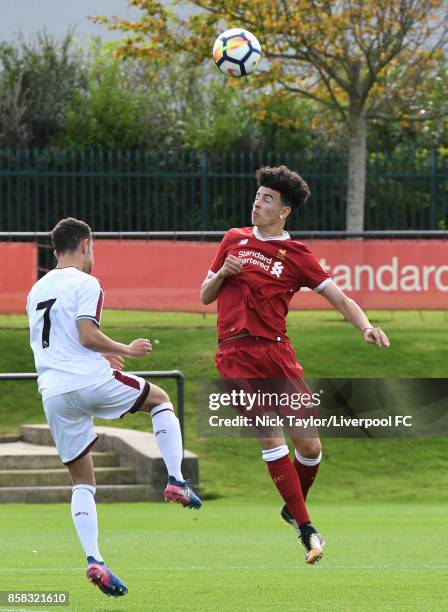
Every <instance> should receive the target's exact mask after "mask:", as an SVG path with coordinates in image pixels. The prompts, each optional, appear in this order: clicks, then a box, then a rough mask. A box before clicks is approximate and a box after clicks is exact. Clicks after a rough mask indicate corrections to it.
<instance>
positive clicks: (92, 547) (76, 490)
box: [72, 484, 103, 561]
mask: <svg viewBox="0 0 448 612" xmlns="http://www.w3.org/2000/svg"><path fill="white" fill-rule="evenodd" d="M72 491H73V493H72V517H73V522H74V524H75V528H76V531H77V533H78V537H79V539H80V541H81V544H82V547H83V548H84V552H85V553H86V557H94V558H95V559H96V560H97V561H103V557H102V556H101V555H100V551H99V550H98V518H97V514H96V504H95V493H96V487H94V486H92V485H85V484H79V485H75V486H74V487H73V489H72Z"/></svg>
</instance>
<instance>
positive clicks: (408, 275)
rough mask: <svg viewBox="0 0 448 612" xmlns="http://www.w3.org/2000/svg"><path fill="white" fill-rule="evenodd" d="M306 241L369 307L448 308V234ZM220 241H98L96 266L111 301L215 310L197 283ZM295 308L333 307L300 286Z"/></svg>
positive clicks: (146, 306)
mask: <svg viewBox="0 0 448 612" xmlns="http://www.w3.org/2000/svg"><path fill="white" fill-rule="evenodd" d="M306 244H307V246H308V247H309V248H310V249H311V250H312V251H313V252H314V253H315V254H316V256H317V257H318V258H319V259H320V261H321V263H322V265H323V266H324V267H326V268H327V269H328V271H329V273H330V274H331V276H332V277H333V278H334V280H335V282H336V283H337V284H338V286H339V287H341V288H342V289H343V290H344V291H345V292H346V293H347V294H348V295H349V296H350V297H353V298H354V299H355V300H356V301H358V302H359V304H360V305H361V306H362V307H363V308H365V309H382V308H384V309H397V310H398V309H400V310H401V309H403V310H419V309H447V308H448V242H446V241H443V240H314V241H311V240H310V241H306ZM216 248H217V243H198V242H174V241H173V242H172V241H169V242H167V241H148V242H145V241H117V240H97V241H96V242H95V261H96V263H95V270H94V273H95V275H96V276H98V278H99V279H100V280H101V282H102V283H103V285H104V287H105V289H106V304H105V305H106V307H109V308H130V309H145V310H179V311H191V312H203V311H212V310H213V309H214V306H213V305H211V306H208V307H204V306H203V305H202V304H201V302H200V300H199V288H200V285H201V283H202V281H203V280H204V278H205V276H206V274H207V271H208V268H209V265H210V263H211V261H212V260H213V257H214V254H215V252H216ZM291 307H292V309H295V310H307V309H320V310H322V309H326V308H331V307H330V306H329V304H328V303H327V302H326V300H325V299H324V298H323V297H322V296H319V295H316V294H314V293H313V292H312V291H304V290H302V291H300V292H299V293H297V294H296V295H295V297H294V299H293V301H292V303H291Z"/></svg>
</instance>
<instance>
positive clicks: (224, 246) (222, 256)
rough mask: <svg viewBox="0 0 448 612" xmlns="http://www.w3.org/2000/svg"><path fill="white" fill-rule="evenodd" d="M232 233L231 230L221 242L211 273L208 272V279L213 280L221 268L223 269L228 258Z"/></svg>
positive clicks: (210, 269)
mask: <svg viewBox="0 0 448 612" xmlns="http://www.w3.org/2000/svg"><path fill="white" fill-rule="evenodd" d="M231 232H232V230H229V231H228V232H227V233H226V234H225V236H224V238H223V239H222V240H221V242H220V244H219V246H218V251H217V253H216V255H215V259H214V260H213V262H212V264H211V266H210V268H209V271H208V277H209V278H212V277H213V276H215V274H217V273H218V272H219V270H220V268H222V266H223V264H224V262H225V260H226V257H227V250H228V248H229V245H230V242H231Z"/></svg>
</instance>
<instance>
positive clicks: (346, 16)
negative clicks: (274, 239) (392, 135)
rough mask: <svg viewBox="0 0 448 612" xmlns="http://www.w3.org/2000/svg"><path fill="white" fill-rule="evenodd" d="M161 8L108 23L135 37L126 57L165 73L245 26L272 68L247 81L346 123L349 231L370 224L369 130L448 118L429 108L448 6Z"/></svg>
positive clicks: (331, 3) (213, 0)
mask: <svg viewBox="0 0 448 612" xmlns="http://www.w3.org/2000/svg"><path fill="white" fill-rule="evenodd" d="M180 4H182V5H184V4H185V3H184V2H179V1H178V0H174V2H173V3H170V5H167V4H164V3H162V2H158V1H157V0H130V1H129V5H130V6H132V7H137V8H139V9H141V11H142V16H141V18H140V19H136V20H125V19H120V18H111V19H108V18H105V17H99V18H98V21H100V22H101V23H104V24H106V25H108V27H109V28H110V29H116V30H120V31H124V32H126V33H127V38H126V40H125V42H124V44H123V45H122V46H121V47H120V48H119V49H117V52H116V53H117V56H118V57H129V56H132V57H138V58H142V59H144V60H145V61H146V62H147V63H148V64H149V65H150V67H151V69H152V71H153V74H157V71H158V70H159V68H160V66H161V65H165V64H167V63H170V62H173V61H178V58H180V57H182V56H184V57H188V58H189V61H190V62H202V61H204V60H205V59H206V58H208V57H209V56H210V48H211V46H212V44H213V40H214V39H215V37H216V36H217V34H219V32H220V31H221V30H222V29H224V28H227V27H245V28H247V29H249V30H251V31H252V32H253V33H254V34H256V35H257V37H258V38H259V39H260V40H261V43H262V48H263V50H264V55H265V58H266V59H267V61H265V62H264V65H263V63H262V65H261V69H260V70H259V71H258V73H257V74H256V75H254V76H253V77H251V78H249V79H245V80H244V81H242V83H243V84H245V85H248V86H249V87H250V88H252V89H254V90H258V91H263V92H265V93H268V94H271V95H272V93H273V92H275V91H283V92H285V91H286V92H289V93H290V94H293V95H298V96H301V97H302V98H306V99H309V100H312V101H314V102H316V103H318V104H319V105H320V106H321V107H322V108H324V109H327V110H328V111H329V112H331V113H332V115H333V117H338V118H339V120H340V121H342V123H343V125H344V127H345V130H346V135H347V138H348V145H349V167H348V194H347V228H348V229H352V230H360V229H362V228H363V224H364V216H363V211H364V185H365V160H366V137H367V124H368V122H369V121H372V120H374V119H383V120H386V121H387V120H389V119H390V118H391V117H394V118H395V119H402V120H406V121H415V120H420V119H421V118H422V114H421V111H422V110H424V111H425V113H424V114H425V119H427V118H430V117H432V118H434V117H435V116H436V115H437V114H438V113H440V114H441V115H442V116H444V115H445V114H446V110H447V109H446V107H445V106H444V105H443V104H442V110H441V111H437V112H436V113H434V112H433V110H432V109H426V108H425V107H422V104H423V103H424V102H425V99H424V96H425V93H426V91H427V89H428V86H429V83H430V82H431V81H432V79H434V78H435V75H436V73H437V70H438V69H439V67H440V65H443V66H446V53H445V49H446V44H447V42H448V3H447V2H445V1H444V0H301V1H300V2H299V1H293V2H290V1H287V0H272V1H271V2H265V0H250V1H249V0H190V1H189V2H187V3H186V4H187V5H189V6H190V7H191V8H194V9H197V10H195V11H194V12H193V13H191V14H189V15H188V16H187V17H183V18H181V17H176V14H175V12H174V11H173V9H172V6H173V5H174V6H177V5H180Z"/></svg>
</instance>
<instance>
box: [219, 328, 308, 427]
mask: <svg viewBox="0 0 448 612" xmlns="http://www.w3.org/2000/svg"><path fill="white" fill-rule="evenodd" d="M215 365H216V367H217V369H218V371H219V373H220V375H221V377H222V378H223V379H225V380H226V386H227V388H228V389H229V390H231V389H237V390H238V389H242V390H244V391H245V392H247V393H254V392H258V391H259V392H260V393H262V394H270V393H271V394H274V393H275V394H276V395H275V397H276V398H280V397H281V398H282V401H281V402H280V403H277V404H276V405H275V406H274V405H273V404H272V403H270V404H266V403H264V404H263V405H260V404H258V405H257V406H256V409H255V410H254V412H253V414H258V415H260V414H265V413H267V412H271V411H273V412H276V413H277V414H281V415H293V416H296V417H306V416H311V415H314V416H315V415H316V410H315V407H314V406H313V403H312V400H311V396H312V392H311V391H310V389H309V388H308V386H307V384H306V382H305V380H304V378H303V369H302V366H301V365H300V364H299V363H297V360H296V354H295V352H294V349H293V347H292V345H291V343H290V342H289V341H286V342H275V341H273V340H268V339H267V338H260V337H255V336H243V337H242V338H235V339H233V340H227V341H224V342H221V343H220V344H219V345H218V352H217V354H216V358H215ZM286 395H288V397H287V398H286V399H285V403H283V399H284V398H285V397H286ZM299 396H300V397H304V398H306V399H305V401H303V402H302V400H300V397H299ZM257 397H260V396H259V395H258V396H257ZM297 398H299V399H297ZM288 399H291V401H289V402H288ZM274 401H275V400H274ZM286 402H288V403H286ZM304 404H306V405H304ZM233 407H234V408H235V409H236V410H237V411H238V412H240V413H243V412H244V409H243V408H242V407H241V406H238V405H234V406H233ZM270 407H272V408H273V410H271V409H270Z"/></svg>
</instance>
